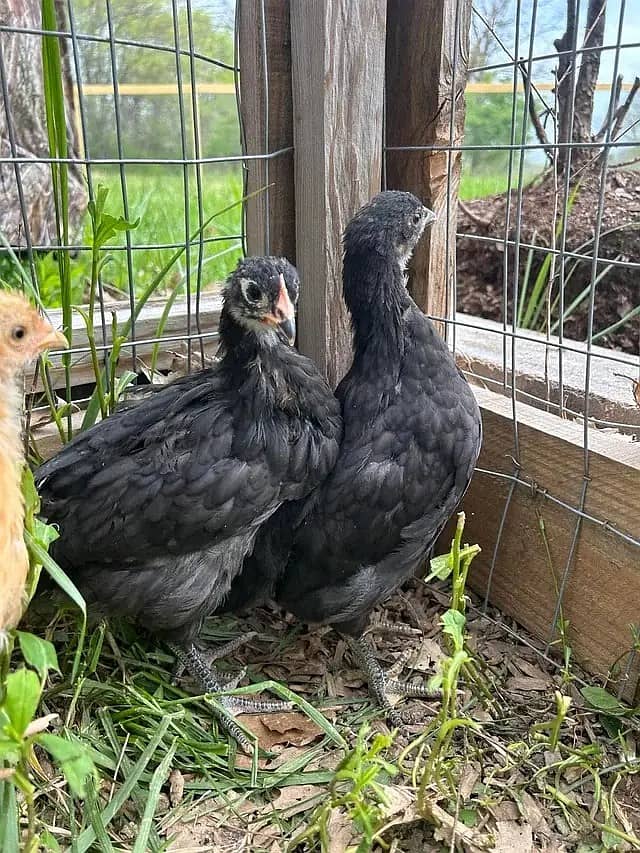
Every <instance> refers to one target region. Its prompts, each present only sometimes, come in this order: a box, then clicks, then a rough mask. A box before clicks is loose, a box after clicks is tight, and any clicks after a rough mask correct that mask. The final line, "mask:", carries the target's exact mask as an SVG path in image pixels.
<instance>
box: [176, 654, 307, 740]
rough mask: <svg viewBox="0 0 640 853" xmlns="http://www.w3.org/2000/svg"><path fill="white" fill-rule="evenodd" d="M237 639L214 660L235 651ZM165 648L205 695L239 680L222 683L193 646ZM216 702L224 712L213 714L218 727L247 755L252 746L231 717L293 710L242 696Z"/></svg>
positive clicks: (286, 705) (290, 705) (291, 704)
mask: <svg viewBox="0 0 640 853" xmlns="http://www.w3.org/2000/svg"><path fill="white" fill-rule="evenodd" d="M239 639H243V638H238V639H236V640H232V641H231V642H230V643H227V644H226V645H225V646H223V647H221V649H219V650H218V654H217V655H216V657H221V656H222V652H224V651H225V649H226V650H227V652H228V651H229V648H230V647H231V650H232V651H233V650H235V649H236V648H238V646H239V645H241V643H240V642H239ZM168 645H169V648H170V649H171V651H172V652H173V653H174V655H175V656H176V657H177V658H178V660H179V661H180V663H182V664H183V665H184V666H185V667H186V669H187V670H188V671H189V673H190V674H191V675H192V676H193V677H194V678H195V680H196V681H197V682H198V684H199V685H200V687H202V689H203V690H204V692H205V693H222V692H224V691H225V690H229V689H233V688H232V687H231V688H230V682H231V681H235V682H237V681H239V678H236V677H233V678H232V679H231V680H226V681H224V680H222V679H221V678H220V674H219V673H218V672H216V670H215V669H213V668H212V667H210V666H209V665H208V664H207V662H206V661H205V659H204V658H203V656H202V654H201V653H200V652H199V651H198V649H197V648H196V647H195V645H194V644H193V643H191V644H190V645H189V646H186V647H184V646H178V645H175V644H173V643H169V644H168ZM241 677H242V676H240V678H241ZM235 686H236V684H234V685H233V687H235ZM218 701H219V702H220V705H221V706H222V708H223V709H224V711H225V713H218V714H216V716H217V718H218V722H219V723H220V726H221V728H223V729H224V730H225V731H226V732H227V733H228V734H230V735H231V737H232V738H234V740H235V741H237V743H238V745H239V746H240V747H241V748H242V749H244V750H245V752H248V753H251V752H252V751H253V744H252V742H251V740H250V739H249V738H248V737H247V736H246V734H245V733H244V731H243V730H242V729H241V728H240V726H239V725H238V724H237V723H236V722H235V720H234V719H233V717H235V716H236V715H237V714H273V713H279V712H281V711H290V710H291V709H292V708H293V702H282V701H278V702H263V701H259V700H256V699H245V698H244V697H242V696H220V698H219V700H218Z"/></svg>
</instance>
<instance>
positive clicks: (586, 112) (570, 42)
mask: <svg viewBox="0 0 640 853" xmlns="http://www.w3.org/2000/svg"><path fill="white" fill-rule="evenodd" d="M606 5H607V0H589V6H588V9H587V23H586V28H585V39H584V45H583V46H584V47H585V48H599V47H602V43H603V41H604V25H605V11H606ZM577 8H578V3H577V0H567V18H566V29H565V32H564V35H563V36H562V38H559V39H556V41H555V42H554V45H555V48H556V50H557V51H558V53H560V54H561V55H560V56H559V57H558V71H557V75H556V80H557V84H556V85H557V89H556V95H557V101H558V142H561V143H567V142H574V143H580V142H592V141H593V139H594V132H593V127H592V125H593V101H594V95H595V91H596V84H597V82H598V73H599V71H600V51H599V50H589V51H588V52H587V53H583V54H582V60H581V63H580V71H579V72H578V81H577V85H576V86H575V99H574V100H573V109H574V112H573V126H571V105H572V99H573V89H574V81H575V75H576V67H575V66H576V64H575V62H574V61H573V58H572V56H571V54H570V53H565V52H568V51H572V50H574V49H575V47H576V39H577V31H576V28H577V21H576V18H577ZM595 154H596V152H595V151H594V150H593V149H592V148H581V147H580V146H579V145H578V146H576V147H575V148H573V151H572V155H571V163H572V168H574V169H575V168H576V167H578V166H581V165H583V164H584V163H585V162H586V161H587V160H589V159H590V158H594V159H595V156H594V155H595ZM568 159H569V149H568V148H560V149H559V151H558V160H557V162H558V169H559V171H561V172H562V171H564V169H565V167H566V164H567V161H568Z"/></svg>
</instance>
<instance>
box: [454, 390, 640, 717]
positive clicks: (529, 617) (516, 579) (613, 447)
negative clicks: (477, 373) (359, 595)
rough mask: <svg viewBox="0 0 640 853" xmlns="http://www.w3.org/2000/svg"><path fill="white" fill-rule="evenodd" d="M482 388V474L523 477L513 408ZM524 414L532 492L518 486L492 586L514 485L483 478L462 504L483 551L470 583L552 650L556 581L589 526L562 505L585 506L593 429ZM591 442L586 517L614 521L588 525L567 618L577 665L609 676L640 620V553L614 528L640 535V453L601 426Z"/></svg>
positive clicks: (632, 682)
mask: <svg viewBox="0 0 640 853" xmlns="http://www.w3.org/2000/svg"><path fill="white" fill-rule="evenodd" d="M474 392H475V394H476V396H477V398H478V401H479V403H480V405H481V408H482V416H483V422H484V429H485V439H484V444H483V449H482V453H481V455H480V460H479V463H478V467H479V468H481V469H485V470H487V471H491V472H497V473H498V474H499V473H503V474H505V475H508V476H509V475H512V474H513V473H514V471H515V466H514V464H513V452H514V451H513V423H512V420H511V402H510V400H507V399H505V398H504V397H502V396H499V395H497V394H493V393H492V392H490V391H486V390H484V389H481V388H474ZM517 414H518V430H519V443H520V462H521V468H520V472H519V474H520V478H521V479H522V480H523V485H518V486H516V488H515V491H514V493H513V497H512V500H511V502H510V505H509V509H508V512H507V515H506V521H505V525H504V529H503V531H502V535H501V537H500V542H499V543H498V550H497V560H496V564H495V569H494V573H493V577H492V578H491V582H490V584H489V569H490V564H491V558H492V554H493V552H494V548H495V545H496V540H497V536H498V531H499V527H500V522H501V519H502V515H503V510H504V507H505V501H506V500H507V497H508V493H509V489H510V486H511V481H510V480H509V479H506V478H501V477H500V476H496V475H495V474H486V473H482V472H476V474H475V476H474V479H473V481H472V484H471V487H470V489H469V491H468V493H467V495H466V497H465V499H464V502H463V504H464V505H463V508H464V510H465V512H466V514H467V527H466V529H465V540H466V541H468V542H478V544H480V546H481V547H482V553H481V554H480V555H479V557H478V558H477V559H476V560H475V561H474V564H473V568H472V571H471V576H470V578H469V582H470V585H471V587H472V588H473V589H474V590H475V591H476V592H478V593H479V594H480V595H482V596H484V595H485V593H486V592H487V588H488V587H489V598H490V601H491V603H492V604H493V605H495V606H496V607H498V608H500V610H501V611H502V612H503V613H504V614H506V615H507V616H511V617H513V618H514V619H516V620H517V621H518V622H519V623H520V624H521V625H523V626H524V627H525V628H527V629H528V630H529V631H531V632H532V633H533V634H534V635H535V636H537V637H539V638H540V639H542V640H543V641H545V642H546V641H548V640H549V639H550V638H551V637H552V636H554V635H553V634H552V631H551V626H552V621H553V614H554V608H555V604H556V582H559V579H560V578H561V576H562V573H563V571H564V569H565V566H566V563H567V558H568V556H569V553H570V548H571V543H572V540H573V537H574V533H575V529H576V522H577V520H578V516H577V515H576V513H574V512H572V511H571V510H570V509H568V508H566V507H564V506H562V505H560V504H558V503H557V502H555V501H554V500H551V497H553V498H555V499H557V500H558V501H561V502H563V503H564V504H567V505H568V506H569V507H578V506H579V504H580V495H581V491H582V487H583V450H582V439H583V433H582V427H581V426H580V425H578V424H575V423H571V422H568V421H562V420H560V419H559V418H557V417H555V416H553V415H550V414H547V413H546V412H541V411H539V410H537V409H533V408H531V407H530V406H526V405H524V404H521V403H519V404H518V407H517ZM589 446H590V467H589V478H590V480H589V484H588V488H587V496H586V503H585V508H584V512H585V513H586V514H587V515H589V516H591V517H593V518H594V519H597V520H599V521H601V522H605V521H606V522H607V524H606V525H604V524H601V523H596V522H595V521H590V520H588V519H583V520H582V523H581V526H580V531H579V536H578V540H577V546H576V550H575V556H574V559H573V562H572V567H571V572H570V574H569V579H568V583H567V586H566V591H565V595H564V598H563V616H564V618H565V619H568V620H569V623H570V627H569V637H570V644H571V647H572V650H573V654H574V656H575V659H576V660H577V661H578V662H579V663H580V664H581V665H583V666H584V667H585V668H586V669H587V670H588V671H589V672H592V673H595V674H599V675H606V674H607V671H608V669H609V667H610V666H611V665H612V664H613V663H614V661H616V660H617V659H619V657H620V656H621V655H624V654H625V652H627V651H628V650H629V649H630V648H631V642H632V639H631V633H630V630H629V626H630V625H631V624H635V625H638V623H639V622H640V559H639V557H640V549H639V548H638V546H636V545H634V544H632V543H631V542H628V541H625V540H624V539H623V538H621V537H620V536H618V535H616V534H615V533H614V532H613V530H612V528H615V529H617V530H619V531H621V532H623V533H625V534H627V535H628V536H631V537H634V538H636V539H640V520H639V517H638V509H637V497H638V494H640V446H639V445H638V443H637V442H632V441H631V440H630V439H628V438H627V437H626V436H619V435H612V434H609V433H603V432H598V431H596V430H591V431H590V436H589ZM531 484H535V488H532V485H531ZM546 495H548V496H551V497H548V496H546ZM542 526H544V536H543V533H542V529H543V527H542ZM450 536H451V530H449V531H447V532H446V534H445V537H446V539H445V542H446V541H448V540H449V538H450ZM545 538H546V542H547V544H548V548H549V555H550V556H549V555H548V554H547V550H546V547H545ZM443 544H444V543H443ZM554 575H555V578H556V580H554ZM623 663H624V658H623ZM638 663H640V661H639V662H638ZM638 675H639V672H638V667H637V666H636V667H635V668H634V669H633V670H632V672H631V673H630V677H629V682H628V683H627V684H626V686H625V690H624V695H625V697H626V698H627V699H628V700H629V701H634V699H637V698H638V697H637V695H636V691H637V684H638Z"/></svg>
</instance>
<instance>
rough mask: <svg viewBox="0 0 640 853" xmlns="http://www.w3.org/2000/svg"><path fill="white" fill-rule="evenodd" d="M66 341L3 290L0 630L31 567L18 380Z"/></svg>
mask: <svg viewBox="0 0 640 853" xmlns="http://www.w3.org/2000/svg"><path fill="white" fill-rule="evenodd" d="M67 347H68V343H67V339H66V338H65V337H64V335H63V334H62V333H61V332H56V331H55V329H54V328H53V327H52V326H51V325H50V324H49V323H48V322H47V321H46V320H45V319H43V317H41V316H40V314H38V312H37V310H36V309H35V308H34V307H33V306H32V305H30V304H29V302H28V301H27V300H26V299H25V298H24V297H23V296H21V295H20V294H19V293H16V292H10V291H0V633H1V632H3V631H6V630H8V629H10V628H13V627H15V626H16V625H17V623H18V620H19V619H20V617H21V615H22V611H23V605H24V602H23V596H24V586H25V581H26V578H27V572H28V570H29V555H28V553H27V548H26V546H25V543H24V503H23V499H22V489H21V478H22V466H23V464H24V456H23V448H22V439H21V432H22V403H23V401H22V392H21V389H20V386H19V381H18V380H19V378H20V376H21V374H22V372H23V371H24V369H25V367H26V366H27V365H28V364H29V362H31V361H33V360H34V359H35V358H37V356H38V355H39V354H40V353H41V352H43V351H44V350H47V349H52V348H55V349H66V348H67Z"/></svg>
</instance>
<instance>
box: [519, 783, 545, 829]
mask: <svg viewBox="0 0 640 853" xmlns="http://www.w3.org/2000/svg"><path fill="white" fill-rule="evenodd" d="M522 812H523V815H524V817H525V819H526V821H527V823H529V824H531V829H532V830H533V831H534V832H535V834H536V835H541V836H543V837H544V838H549V837H550V836H551V828H550V826H549V824H548V823H547V821H546V820H545V817H544V815H543V813H542V810H541V809H540V806H539V805H538V803H537V802H536V801H535V799H534V798H533V797H532V796H531V794H529V793H527V791H523V792H522Z"/></svg>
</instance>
